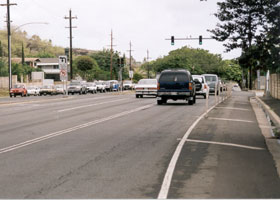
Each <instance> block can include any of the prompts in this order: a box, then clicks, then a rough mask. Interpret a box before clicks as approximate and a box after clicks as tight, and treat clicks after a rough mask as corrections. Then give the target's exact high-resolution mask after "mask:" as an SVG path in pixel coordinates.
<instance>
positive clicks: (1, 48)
mask: <svg viewBox="0 0 280 200" xmlns="http://www.w3.org/2000/svg"><path fill="white" fill-rule="evenodd" d="M0 57H1V58H2V57H3V47H2V42H1V40H0Z"/></svg>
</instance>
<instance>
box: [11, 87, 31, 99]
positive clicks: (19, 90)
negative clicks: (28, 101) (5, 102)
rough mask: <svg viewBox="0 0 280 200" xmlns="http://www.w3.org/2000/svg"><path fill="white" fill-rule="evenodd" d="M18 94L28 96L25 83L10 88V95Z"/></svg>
mask: <svg viewBox="0 0 280 200" xmlns="http://www.w3.org/2000/svg"><path fill="white" fill-rule="evenodd" d="M17 95H20V96H22V97H26V96H27V90H26V88H25V85H20V84H17V85H14V86H13V87H12V88H11V90H10V97H13V96H14V97H16V96H17Z"/></svg>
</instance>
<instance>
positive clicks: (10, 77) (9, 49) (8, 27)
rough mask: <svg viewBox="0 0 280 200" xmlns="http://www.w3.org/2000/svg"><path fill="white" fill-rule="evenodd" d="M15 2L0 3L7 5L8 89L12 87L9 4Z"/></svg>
mask: <svg viewBox="0 0 280 200" xmlns="http://www.w3.org/2000/svg"><path fill="white" fill-rule="evenodd" d="M16 5H17V4H16V3H10V0H7V4H0V6H7V31H8V57H9V58H8V65H9V91H10V90H11V88H12V60H11V57H12V47H11V38H12V37H11V19H10V6H16Z"/></svg>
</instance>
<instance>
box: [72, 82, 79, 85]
mask: <svg viewBox="0 0 280 200" xmlns="http://www.w3.org/2000/svg"><path fill="white" fill-rule="evenodd" d="M70 85H80V83H79V82H72V83H70Z"/></svg>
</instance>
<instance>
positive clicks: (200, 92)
mask: <svg viewBox="0 0 280 200" xmlns="http://www.w3.org/2000/svg"><path fill="white" fill-rule="evenodd" d="M192 77H193V80H194V81H196V80H197V81H199V83H200V84H196V91H195V95H196V96H203V97H204V99H206V97H207V96H208V98H209V86H208V84H207V82H206V80H205V77H204V76H202V75H192Z"/></svg>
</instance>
